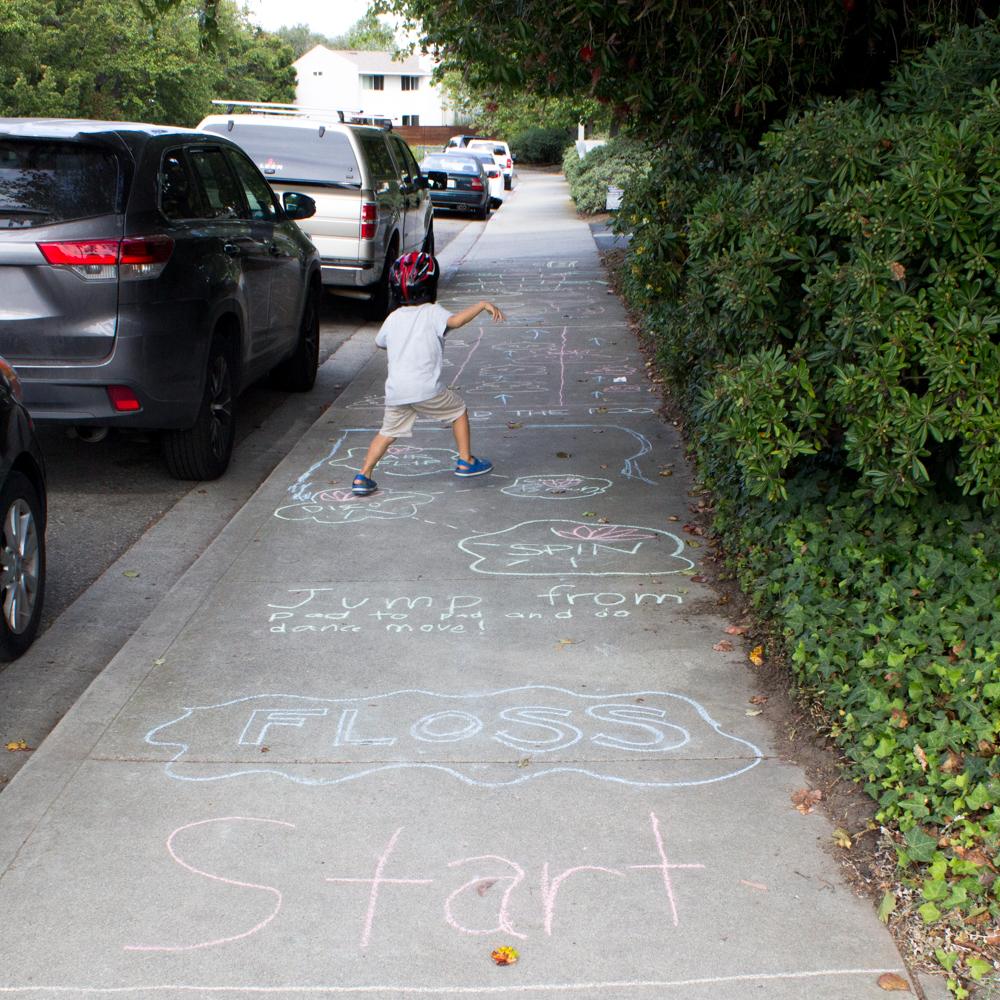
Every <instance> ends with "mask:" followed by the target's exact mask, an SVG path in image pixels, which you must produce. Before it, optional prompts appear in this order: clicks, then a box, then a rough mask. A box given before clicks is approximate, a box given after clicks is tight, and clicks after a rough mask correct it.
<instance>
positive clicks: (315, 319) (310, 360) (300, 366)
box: [271, 285, 319, 392]
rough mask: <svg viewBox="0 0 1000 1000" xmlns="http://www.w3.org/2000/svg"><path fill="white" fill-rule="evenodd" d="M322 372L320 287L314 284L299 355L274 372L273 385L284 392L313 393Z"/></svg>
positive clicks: (298, 349) (297, 352) (307, 298)
mask: <svg viewBox="0 0 1000 1000" xmlns="http://www.w3.org/2000/svg"><path fill="white" fill-rule="evenodd" d="M318 369H319V288H317V286H316V285H310V286H309V291H308V292H307V293H306V304H305V308H304V309H303V312H302V325H301V327H300V329H299V342H298V346H297V347H296V348H295V353H294V354H293V355H292V356H291V357H290V358H288V359H287V360H285V361H282V362H281V364H279V365H275V367H274V368H273V369H272V370H271V385H272V386H273V387H274V388H275V389H278V390H279V391H281V392H309V390H310V389H311V388H312V387H313V386H314V385H315V384H316V372H317V370H318Z"/></svg>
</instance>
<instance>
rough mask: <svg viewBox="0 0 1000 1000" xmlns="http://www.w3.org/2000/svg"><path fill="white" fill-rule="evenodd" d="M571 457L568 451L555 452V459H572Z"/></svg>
mask: <svg viewBox="0 0 1000 1000" xmlns="http://www.w3.org/2000/svg"><path fill="white" fill-rule="evenodd" d="M572 457H573V456H572V455H571V454H570V453H569V452H568V451H557V452H556V458H572Z"/></svg>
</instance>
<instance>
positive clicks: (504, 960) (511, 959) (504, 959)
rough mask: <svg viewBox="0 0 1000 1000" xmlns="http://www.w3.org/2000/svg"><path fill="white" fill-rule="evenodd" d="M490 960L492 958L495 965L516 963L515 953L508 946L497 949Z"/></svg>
mask: <svg viewBox="0 0 1000 1000" xmlns="http://www.w3.org/2000/svg"><path fill="white" fill-rule="evenodd" d="M490 958H492V959H493V961H494V962H496V963H497V965H513V964H514V963H515V962H516V961H517V952H516V951H515V950H514V949H513V948H511V947H509V946H508V945H504V946H503V947H502V948H497V949H496V951H494V952H493V953H492V954H491V955H490Z"/></svg>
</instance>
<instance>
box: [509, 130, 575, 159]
mask: <svg viewBox="0 0 1000 1000" xmlns="http://www.w3.org/2000/svg"><path fill="white" fill-rule="evenodd" d="M569 142H570V137H569V132H568V131H567V130H566V129H564V128H529V129H525V131H523V132H518V134H517V135H515V136H514V137H513V138H512V139H511V140H510V151H511V152H512V153H514V154H516V156H517V158H518V160H519V161H520V162H521V163H558V162H559V161H560V160H561V159H562V155H563V150H564V149H565V148H566V146H567V145H568V144H569Z"/></svg>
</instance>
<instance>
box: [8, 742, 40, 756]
mask: <svg viewBox="0 0 1000 1000" xmlns="http://www.w3.org/2000/svg"><path fill="white" fill-rule="evenodd" d="M7 749H8V750H9V751H10V752H11V753H17V751H18V750H26V751H28V752H30V751H32V750H34V749H35V748H34V747H29V746H27V745H26V744H25V742H24V740H18V741H17V742H16V743H8V744H7Z"/></svg>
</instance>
